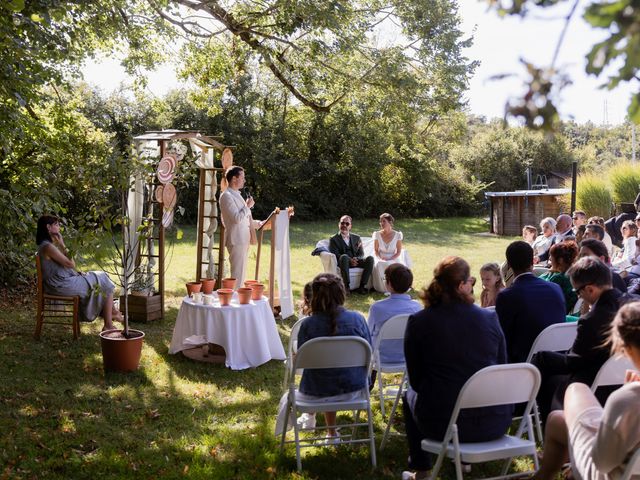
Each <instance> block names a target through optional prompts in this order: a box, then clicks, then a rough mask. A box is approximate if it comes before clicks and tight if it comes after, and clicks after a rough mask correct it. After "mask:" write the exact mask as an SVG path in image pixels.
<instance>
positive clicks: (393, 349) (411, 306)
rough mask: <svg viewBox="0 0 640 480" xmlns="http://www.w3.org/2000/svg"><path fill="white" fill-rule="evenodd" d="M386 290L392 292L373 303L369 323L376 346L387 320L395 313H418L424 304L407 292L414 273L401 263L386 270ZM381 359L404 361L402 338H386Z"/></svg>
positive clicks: (391, 361) (383, 360) (392, 361)
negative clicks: (413, 298)
mask: <svg viewBox="0 0 640 480" xmlns="http://www.w3.org/2000/svg"><path fill="white" fill-rule="evenodd" d="M384 276H385V280H386V290H387V291H389V292H390V293H391V295H389V297H388V298H385V299H384V300H380V301H378V302H375V303H374V304H373V305H371V308H370V309H369V318H368V320H367V325H368V326H369V331H370V332H371V342H372V345H373V346H374V347H375V344H376V339H377V338H378V334H379V333H380V329H381V328H382V326H383V325H384V324H385V322H386V321H387V320H389V319H390V318H391V317H393V316H395V315H401V314H404V313H416V312H417V311H419V310H422V306H421V305H420V304H419V303H418V302H416V301H415V300H412V299H411V297H410V296H409V295H408V294H407V291H408V290H409V289H410V288H411V284H412V283H413V273H411V270H409V269H408V268H407V267H405V266H404V265H402V264H400V263H392V264H391V265H389V266H388V267H387V269H386V270H385V274H384ZM380 361H382V362H383V363H399V362H404V345H403V342H402V340H385V341H384V342H383V343H381V344H380Z"/></svg>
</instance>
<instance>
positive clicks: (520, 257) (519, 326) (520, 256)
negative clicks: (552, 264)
mask: <svg viewBox="0 0 640 480" xmlns="http://www.w3.org/2000/svg"><path fill="white" fill-rule="evenodd" d="M506 256H507V263H508V264H509V266H510V267H511V269H512V270H513V274H514V281H513V283H512V284H511V286H510V287H508V288H505V289H504V290H502V291H501V292H500V293H498V297H497V298H496V313H497V314H498V320H500V325H501V326H502V331H503V332H504V337H505V340H506V342H507V357H508V358H509V363H517V362H524V361H525V360H526V359H527V356H528V355H529V350H531V345H533V341H534V340H535V339H536V337H537V336H538V334H539V333H540V332H541V331H542V330H544V329H545V328H547V327H548V326H549V325H551V324H554V323H562V322H564V321H565V316H566V311H567V309H566V306H565V301H564V295H563V293H562V289H561V288H560V287H559V286H558V285H556V284H555V283H551V282H546V281H544V280H542V279H540V278H537V277H536V276H535V275H533V273H532V269H533V250H532V248H531V247H530V246H529V244H528V243H526V242H523V241H516V242H513V243H511V244H510V245H509V246H508V247H507V251H506Z"/></svg>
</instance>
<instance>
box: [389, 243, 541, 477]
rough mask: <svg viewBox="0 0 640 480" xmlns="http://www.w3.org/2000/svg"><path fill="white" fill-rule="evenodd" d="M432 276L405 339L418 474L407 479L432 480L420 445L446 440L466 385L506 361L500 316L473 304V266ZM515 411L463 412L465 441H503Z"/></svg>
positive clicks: (449, 264)
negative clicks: (461, 391)
mask: <svg viewBox="0 0 640 480" xmlns="http://www.w3.org/2000/svg"><path fill="white" fill-rule="evenodd" d="M522 243H524V242H522ZM524 245H526V246H527V248H528V249H529V251H531V247H529V246H528V245H527V244H526V243H524ZM433 274H434V275H433V276H434V278H433V280H432V281H431V283H430V284H429V286H428V287H427V288H426V289H425V290H424V291H423V292H422V299H423V301H424V305H425V309H424V310H422V311H421V312H418V313H416V314H414V315H412V316H411V317H410V318H409V323H408V325H407V332H406V335H405V339H404V353H405V358H406V361H407V372H408V374H409V384H410V387H409V389H408V390H407V392H406V394H405V397H404V402H403V409H404V418H405V425H406V432H407V442H408V443H409V455H410V457H409V468H410V469H411V470H413V471H415V473H414V472H404V473H403V475H402V478H403V479H421V478H427V475H428V470H429V469H430V468H431V462H432V459H431V456H430V455H429V454H427V453H426V452H424V451H423V450H422V449H421V448H420V442H421V440H422V439H423V438H425V437H426V438H430V439H434V440H442V439H443V438H444V435H445V433H446V430H447V426H448V424H449V419H450V417H451V413H452V411H453V407H454V405H455V402H456V399H457V398H458V394H459V393H460V389H461V388H462V386H463V385H464V383H465V382H466V381H467V380H468V379H469V378H470V377H471V376H472V375H473V374H474V373H476V372H477V371H478V370H480V369H482V368H484V367H488V366H490V365H496V364H502V363H506V360H507V356H506V351H505V343H504V336H503V335H502V330H501V329H500V325H499V323H498V321H497V319H496V315H495V313H494V312H492V311H491V310H486V309H483V308H480V307H478V306H477V305H474V303H473V294H472V293H471V289H472V286H471V279H472V277H471V276H470V271H469V264H468V263H467V262H466V261H464V260H463V259H462V258H460V257H445V258H444V259H443V260H442V261H440V263H439V264H438V266H437V267H436V268H435V270H434V272H433ZM512 410H513V409H512V407H511V406H510V405H506V406H505V405H502V406H498V407H489V408H481V409H478V408H473V409H465V410H463V411H462V412H460V416H459V417H458V422H457V425H458V433H459V436H460V441H462V442H482V441H487V440H492V439H495V438H498V437H500V436H502V435H503V434H504V433H505V431H506V429H507V428H508V427H509V425H510V424H511V414H512Z"/></svg>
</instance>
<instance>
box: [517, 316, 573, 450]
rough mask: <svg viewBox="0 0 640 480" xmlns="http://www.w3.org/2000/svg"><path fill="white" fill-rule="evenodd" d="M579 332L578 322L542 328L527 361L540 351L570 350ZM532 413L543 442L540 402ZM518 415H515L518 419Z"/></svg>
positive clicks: (534, 406) (529, 361)
mask: <svg viewBox="0 0 640 480" xmlns="http://www.w3.org/2000/svg"><path fill="white" fill-rule="evenodd" d="M577 334H578V324H577V322H569V323H554V324H553V325H549V326H548V327H547V328H545V329H544V330H542V331H541V332H540V333H539V334H538V336H537V337H536V339H535V340H534V341H533V345H531V350H530V351H529V355H528V356H527V363H531V359H532V358H533V356H534V355H535V354H536V353H538V352H545V351H548V352H562V351H565V350H569V349H570V348H571V346H572V345H573V342H574V340H575V339H576V335H577ZM531 414H532V415H533V417H534V425H535V429H536V431H535V433H536V434H537V438H538V440H539V441H540V442H541V443H542V442H543V440H544V438H543V436H542V422H541V421H540V411H539V409H538V404H537V403H536V402H534V404H533V408H532V409H531ZM517 418H518V417H515V419H517Z"/></svg>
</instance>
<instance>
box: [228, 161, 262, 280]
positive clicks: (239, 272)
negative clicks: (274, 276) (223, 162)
mask: <svg viewBox="0 0 640 480" xmlns="http://www.w3.org/2000/svg"><path fill="white" fill-rule="evenodd" d="M225 177H226V179H227V182H228V184H229V187H228V188H227V189H226V190H225V191H224V192H223V193H222V195H220V213H221V215H222V224H223V225H224V239H225V245H226V247H227V251H228V252H229V262H230V263H231V276H232V277H233V278H235V279H236V285H237V286H238V287H240V286H242V284H243V282H244V279H245V271H246V268H247V253H248V252H249V244H250V241H251V233H250V228H258V227H259V226H260V225H261V223H260V222H257V221H255V220H253V219H252V217H251V208H253V206H254V204H255V202H254V200H253V197H249V198H247V199H246V200H245V199H244V198H242V195H240V190H241V189H242V188H243V187H244V182H245V179H244V169H243V168H242V167H238V166H237V165H236V166H233V167H230V168H229V169H227V172H226V174H225Z"/></svg>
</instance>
